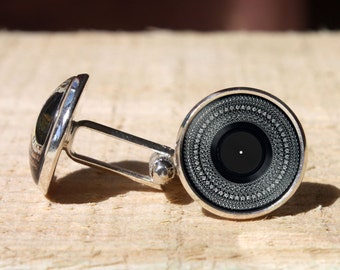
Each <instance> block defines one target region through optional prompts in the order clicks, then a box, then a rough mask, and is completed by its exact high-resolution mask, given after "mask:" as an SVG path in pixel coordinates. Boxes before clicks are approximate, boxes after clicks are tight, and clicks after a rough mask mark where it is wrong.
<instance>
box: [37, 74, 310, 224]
mask: <svg viewBox="0 0 340 270" xmlns="http://www.w3.org/2000/svg"><path fill="white" fill-rule="evenodd" d="M87 79H88V75H87V74H80V75H78V76H74V77H71V78H70V79H68V80H66V81H65V82H63V83H62V84H61V85H60V86H59V87H58V88H57V89H56V90H55V92H54V93H53V94H52V95H51V96H50V98H49V99H48V100H47V101H46V103H45V105H44V106H43V108H42V110H41V112H40V114H39V116H38V119H37V122H36V125H35V128H34V130H33V133H32V139H31V143H30V166H31V172H32V176H33V179H34V181H35V182H36V184H37V185H38V186H40V188H41V189H42V190H43V192H44V193H45V194H46V193H47V192H48V190H49V187H50V184H51V181H53V175H54V171H55V168H56V165H57V162H58V158H59V155H60V153H61V151H62V150H65V151H66V153H67V154H68V156H69V157H70V158H71V159H73V160H74V161H76V162H79V163H82V164H85V165H88V166H91V167H96V168H100V169H105V170H109V171H112V172H115V173H119V174H121V175H124V176H126V177H129V178H131V179H132V180H134V181H137V182H139V183H142V184H145V185H148V186H150V187H153V188H156V189H160V188H161V186H162V185H164V184H166V183H167V182H168V181H170V180H171V179H173V178H174V177H175V176H176V175H178V176H179V178H180V180H181V182H182V184H183V186H184V188H185V189H186V191H187V192H188V193H189V194H190V196H191V197H192V198H193V199H195V200H197V201H198V202H200V204H201V206H202V207H203V208H205V209H206V210H208V211H209V212H211V213H213V214H216V215H219V216H222V217H226V218H231V219H250V218H256V217H260V216H263V215H266V214H268V213H270V212H272V211H273V210H275V209H277V208H278V207H279V206H281V205H282V204H284V203H285V202H286V201H287V200H288V199H289V198H290V197H291V196H292V195H293V194H294V193H295V191H296V190H297V188H298V186H299V184H300V183H301V181H302V177H303V172H304V169H305V166H306V140H305V135H304V132H303V129H302V126H301V124H300V122H299V121H298V119H297V117H296V116H295V115H294V113H293V112H292V111H291V110H290V109H289V108H288V107H287V105H285V104H284V103H283V102H282V101H281V100H279V99H278V98H276V97H274V96H272V95H270V94H268V93H266V92H264V91H261V90H257V89H253V88H247V87H238V88H229V89H225V90H221V91H219V92H216V93H213V94H211V95H209V96H208V97H206V98H205V99H203V100H202V101H200V102H199V103H198V104H197V105H196V106H195V107H194V108H193V109H192V110H191V111H190V112H189V114H188V115H187V116H186V117H185V119H184V121H183V123H182V125H181V127H180V129H179V132H178V137H177V141H176V147H175V149H172V148H170V147H168V146H165V145H160V144H157V143H154V142H151V141H149V140H145V139H143V138H140V137H137V136H134V135H131V134H128V133H125V132H122V131H119V130H116V129H114V128H111V127H108V126H104V125H101V124H98V123H95V122H92V121H88V120H82V121H75V120H74V119H73V115H74V111H75V108H76V105H77V103H78V100H79V98H80V96H81V93H82V91H83V89H84V86H85V84H86V82H87ZM80 128H88V129H91V130H94V131H98V132H101V133H104V134H106V135H109V136H111V137H113V138H116V139H120V140H123V141H126V142H129V143H132V144H135V145H137V146H140V147H146V148H148V149H151V150H152V151H153V154H152V155H151V157H150V160H149V175H143V174H140V173H138V172H135V171H132V170H130V169H127V168H122V167H117V166H115V165H113V164H109V163H106V162H104V161H101V160H97V159H94V158H92V157H89V156H85V155H82V154H78V153H77V152H75V151H74V150H73V148H72V145H73V139H74V137H75V134H76V133H77V131H78V130H79V129H80Z"/></svg>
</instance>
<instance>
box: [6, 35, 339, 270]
mask: <svg viewBox="0 0 340 270" xmlns="http://www.w3.org/2000/svg"><path fill="white" fill-rule="evenodd" d="M82 72H87V73H89V74H90V75H91V77H90V81H89V83H88V85H87V89H86V92H85V93H84V95H83V96H82V99H81V100H80V103H79V107H78V111H77V116H76V118H77V119H90V120H94V121H96V122H99V123H102V124H107V125H109V126H112V127H116V128H119V129H121V130H124V131H127V132H130V133H133V134H135V135H138V136H141V137H144V138H147V139H150V140H153V141H156V142H158V143H162V144H166V145H169V146H174V144H175V139H176V135H177V130H178V128H179V126H180V123H181V122H182V120H183V118H184V117H185V115H186V114H187V112H188V111H189V110H190V109H191V107H192V106H193V105H194V104H195V103H197V102H198V101H199V100H200V99H201V98H203V97H205V96H206V95H208V94H210V93H211V92H213V91H216V90H219V89H222V88H226V87H231V86H237V85H242V86H252V87H256V88H260V89H263V90H267V91H269V92H271V93H272V94H274V95H277V96H278V97H280V98H281V99H283V100H284V101H285V102H286V103H287V104H288V105H289V106H290V107H291V108H292V109H293V110H294V111H295V112H296V114H297V115H298V116H299V118H300V120H301V122H302V124H303V126H304V128H305V131H306V135H307V142H308V146H309V161H308V168H307V172H306V175H305V178H304V182H303V184H302V185H301V187H300V189H299V190H298V192H297V193H296V195H295V196H294V197H293V198H292V199H291V200H290V201H289V202H288V203H287V204H286V205H284V206H283V207H281V208H279V209H278V210H277V211H276V212H274V213H273V214H271V215H270V216H267V217H265V218H263V219H260V220H255V221H247V222H235V221H230V220H225V219H220V218H216V217H215V216H212V215H210V214H208V213H207V212H205V211H202V210H201V208H200V206H199V205H198V204H197V203H196V202H193V201H192V200H191V198H190V197H189V196H188V195H187V194H186V192H185V191H184V189H183V187H182V186H181V184H180V183H179V181H178V179H176V180H175V181H174V182H172V183H170V184H168V185H167V186H165V188H164V191H163V192H160V191H154V190H152V189H151V188H148V187H144V186H142V185H140V184H137V183H134V182H132V181H130V180H129V179H125V178H123V177H121V176H117V175H115V174H109V173H106V172H100V171H97V170H94V169H90V168H86V167H84V166H82V165H79V164H77V163H75V162H73V161H71V160H70V159H69V158H68V157H67V156H66V155H65V154H63V155H62V156H61V157H60V160H59V163H58V167H57V170H56V176H57V179H58V182H57V183H56V184H55V185H54V186H53V188H52V190H51V192H50V194H49V198H48V199H47V198H45V197H44V196H43V195H42V193H41V192H40V190H39V189H38V188H37V186H35V184H34V182H33V180H32V178H31V175H30V171H29V167H28V144H29V138H30V131H31V129H32V128H33V125H34V122H35V119H36V117H37V114H38V112H39V110H40V108H41V106H42V105H43V103H44V102H45V100H46V98H47V97H48V96H49V94H50V93H51V91H53V90H54V88H55V87H56V86H57V85H59V83H61V82H62V81H63V80H64V79H66V78H68V77H69V76H72V75H75V74H78V73H82ZM0 82H1V88H0V94H1V100H0V110H1V111H0V130H1V133H0V136H1V141H0V142H1V146H0V154H1V166H0V236H1V237H0V268H4V269H30V268H32V269H47V268H48V269H55V268H57V269H59V268H64V269H82V268H94V269H105V268H107V269H112V268H116V269H136V268H138V269H211V268H215V269H228V268H229V269H245V268H247V269H258V268H261V269H291V268H292V267H294V269H339V268H340V236H339V231H340V215H339V211H340V203H339V200H338V199H339V195H340V191H339V189H340V154H339V151H340V125H339V119H340V107H339V104H340V90H339V89H340V34H339V33H336V32H335V33H333V32H332V33H331V32H319V33H307V34H298V33H282V34H278V33H272V34H265V33H253V34H250V33H210V34H199V33H191V32H183V33H173V32H162V31H156V32H141V33H119V32H117V33H109V32H75V33H27V32H26V33H25V32H5V31H3V32H0ZM78 139H79V146H80V147H81V150H82V151H84V153H89V154H93V155H95V156H96V157H98V158H101V159H103V160H106V161H110V162H120V164H121V165H122V166H127V167H131V168H135V169H137V170H145V169H146V165H147V164H146V162H147V155H148V154H149V153H145V152H143V151H139V149H136V148H134V147H131V146H129V145H126V144H124V143H123V144H122V143H119V142H116V141H112V140H110V139H107V138H105V137H102V136H98V134H92V133H91V134H86V135H85V136H83V137H79V138H78Z"/></svg>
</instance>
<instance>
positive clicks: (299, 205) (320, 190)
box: [269, 182, 340, 218]
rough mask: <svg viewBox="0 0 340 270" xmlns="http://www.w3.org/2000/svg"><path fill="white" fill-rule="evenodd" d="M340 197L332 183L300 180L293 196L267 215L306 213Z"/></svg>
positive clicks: (329, 204)
mask: <svg viewBox="0 0 340 270" xmlns="http://www.w3.org/2000/svg"><path fill="white" fill-rule="evenodd" d="M339 197H340V190H339V189H338V188H337V187H336V186H333V185H329V184H321V183H312V182H302V184H301V186H300V187H299V189H298V190H297V192H296V193H295V194H294V196H293V197H292V198H291V199H290V200H289V201H288V202H287V203H286V204H284V205H283V206H281V207H280V208H279V209H277V210H276V211H274V212H273V213H272V214H271V215H270V216H269V217H273V218H274V217H281V216H289V215H293V216H294V215H298V214H301V213H306V212H308V211H310V210H313V209H315V208H317V207H328V206H331V205H332V204H333V203H335V202H336V200H337V199H338V198H339Z"/></svg>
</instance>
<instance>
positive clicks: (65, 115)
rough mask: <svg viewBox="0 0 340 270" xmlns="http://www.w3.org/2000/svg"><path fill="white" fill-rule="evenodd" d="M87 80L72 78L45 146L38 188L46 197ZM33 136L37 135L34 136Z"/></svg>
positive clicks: (79, 76)
mask: <svg viewBox="0 0 340 270" xmlns="http://www.w3.org/2000/svg"><path fill="white" fill-rule="evenodd" d="M87 78H88V75H87V74H80V75H78V76H74V77H71V81H70V84H69V85H68V87H67V89H66V91H65V92H64V94H63V97H62V99H61V102H60V103H59V105H58V109H57V112H56V115H55V116H54V120H53V124H52V127H51V129H50V132H49V134H48V136H47V139H46V142H45V145H43V152H42V153H41V155H42V159H43V160H42V162H43V164H42V166H41V171H40V175H39V180H38V186H39V187H40V188H41V189H42V191H43V193H44V194H45V195H46V194H47V192H48V190H49V187H50V184H51V181H52V179H53V175H54V172H55V168H56V165H57V162H58V159H59V156H60V153H61V151H62V149H63V148H64V142H65V139H66V137H67V133H68V128H69V124H70V123H71V120H72V118H73V114H74V111H75V109H76V105H77V103H78V100H79V98H80V96H81V93H82V90H83V88H84V86H85V83H86V81H87ZM33 136H35V135H34V134H33Z"/></svg>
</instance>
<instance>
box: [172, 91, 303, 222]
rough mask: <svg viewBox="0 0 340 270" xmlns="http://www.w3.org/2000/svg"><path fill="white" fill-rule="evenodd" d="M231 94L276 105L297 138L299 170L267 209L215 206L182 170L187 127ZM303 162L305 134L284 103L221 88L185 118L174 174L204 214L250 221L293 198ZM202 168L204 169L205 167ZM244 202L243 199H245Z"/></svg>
mask: <svg viewBox="0 0 340 270" xmlns="http://www.w3.org/2000/svg"><path fill="white" fill-rule="evenodd" d="M232 95H235V96H239V95H249V96H255V97H260V98H263V99H264V100H267V101H269V102H270V103H272V104H274V106H277V107H278V108H279V109H280V110H281V111H282V112H283V115H285V117H287V118H288V119H289V121H290V122H291V123H292V125H293V126H294V129H295V132H296V134H297V138H298V147H299V148H300V151H301V155H300V160H298V164H297V166H298V170H297V173H296V175H295V177H294V179H292V183H291V185H290V186H289V188H288V189H287V190H286V191H285V192H284V194H283V195H282V196H281V197H280V198H279V199H278V200H276V201H274V202H273V203H271V204H269V205H267V206H266V207H262V208H259V209H249V210H246V211H235V210H231V209H228V208H226V207H223V206H216V205H214V204H213V203H211V202H210V201H209V200H208V199H207V198H205V197H204V195H202V194H201V193H200V192H199V191H198V190H197V189H196V188H195V187H193V185H192V184H191V183H190V182H191V180H190V179H189V178H190V176H188V174H187V173H185V169H184V167H185V166H187V165H186V164H185V161H184V160H183V151H184V149H183V144H184V138H185V136H186V134H187V133H188V129H189V127H190V125H191V124H192V123H193V121H194V119H195V117H196V116H197V115H198V114H199V113H200V112H201V111H202V110H203V109H205V108H206V107H207V106H208V105H209V104H211V103H213V102H215V101H217V100H220V99H223V98H225V97H227V96H232ZM224 114H227V115H228V113H225V112H224ZM211 117H214V116H213V115H212V116H211ZM235 121H236V120H235ZM306 161H307V154H306V139H305V135H304V132H303V129H302V126H301V124H300V122H299V121H298V119H297V117H296V116H295V114H294V113H293V112H292V110H291V109H289V107H288V106H287V105H286V104H284V103H283V102H282V101H281V100H279V99H278V98H276V97H274V96H273V95H271V94H269V93H266V92H264V91H262V90H258V89H253V88H248V87H238V88H229V89H224V90H221V91H218V92H215V93H213V94H211V95H209V96H208V97H206V98H205V99H203V100H202V101H201V102H199V103H198V104H197V105H196V106H195V107H194V108H193V109H192V110H191V111H190V112H189V113H188V115H187V116H186V117H185V119H184V121H183V123H182V125H181V127H180V129H179V132H178V136H177V144H176V148H175V166H176V170H177V173H178V175H179V177H180V180H181V182H182V184H183V186H184V188H185V189H186V191H187V192H188V193H189V194H190V196H191V197H192V198H193V199H194V200H196V201H198V202H199V203H200V204H201V206H202V207H203V208H204V209H206V210H207V211H209V212H211V213H213V214H215V215H218V216H222V217H225V218H229V219H237V220H246V219H253V218H258V217H261V216H264V215H267V214H268V213H270V212H272V211H274V210H275V209H277V208H278V207H280V206H281V205H283V204H284V203H286V202H287V201H288V200H289V198H291V197H292V196H293V194H294V193H295V191H296V190H297V188H298V187H299V185H300V183H301V181H302V178H303V175H304V171H305V168H306ZM199 162H204V161H199ZM201 166H202V167H203V168H204V164H203V165H201ZM213 169H214V168H213ZM201 173H202V179H204V178H203V177H205V176H204V172H201ZM217 174H218V173H217ZM224 180H225V181H227V182H228V180H227V179H224ZM275 180H276V179H272V181H273V183H274V181H275ZM239 185H242V184H239ZM240 200H241V199H240ZM244 200H246V198H244Z"/></svg>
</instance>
